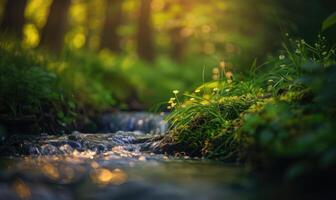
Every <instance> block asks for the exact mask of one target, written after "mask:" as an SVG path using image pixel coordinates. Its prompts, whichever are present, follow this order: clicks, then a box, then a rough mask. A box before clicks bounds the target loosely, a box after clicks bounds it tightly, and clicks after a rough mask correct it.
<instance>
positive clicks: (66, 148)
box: [59, 144, 73, 154]
mask: <svg viewBox="0 0 336 200" xmlns="http://www.w3.org/2000/svg"><path fill="white" fill-rule="evenodd" d="M59 150H60V151H62V152H63V153H65V154H71V153H72V152H73V148H72V147H71V146H70V145H69V144H65V145H62V146H60V148H59Z"/></svg>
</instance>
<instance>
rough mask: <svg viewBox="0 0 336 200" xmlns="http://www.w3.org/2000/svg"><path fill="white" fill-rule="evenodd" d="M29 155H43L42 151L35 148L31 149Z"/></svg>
mask: <svg viewBox="0 0 336 200" xmlns="http://www.w3.org/2000/svg"><path fill="white" fill-rule="evenodd" d="M28 153H29V155H40V154H41V152H40V150H39V149H38V148H37V147H35V146H31V147H29V149H28Z"/></svg>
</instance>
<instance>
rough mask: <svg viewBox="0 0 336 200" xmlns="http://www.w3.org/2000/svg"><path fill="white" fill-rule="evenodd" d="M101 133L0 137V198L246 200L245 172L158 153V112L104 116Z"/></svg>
mask: <svg viewBox="0 0 336 200" xmlns="http://www.w3.org/2000/svg"><path fill="white" fill-rule="evenodd" d="M99 121H100V124H99V128H100V130H101V132H100V133H91V134H90V133H80V132H76V131H75V132H73V133H72V134H70V135H58V136H56V135H48V134H46V133H42V134H40V135H39V136H31V135H30V136H26V135H20V136H13V137H10V138H9V139H6V140H2V141H1V142H2V144H1V146H2V147H1V149H0V153H1V155H2V156H1V159H0V168H1V172H0V199H6V200H11V199H47V200H49V199H50V200H51V199H55V200H63V199H64V200H68V199H69V200H70V199H161V200H163V199H196V200H197V199H200V200H203V199H214V200H216V199H246V198H247V196H246V195H247V191H248V188H249V184H248V181H246V180H245V178H244V174H245V172H244V171H245V170H244V168H242V167H241V166H239V165H237V164H224V163H222V162H217V161H210V160H206V159H203V158H190V157H188V156H185V155H178V156H168V155H164V154H160V153H158V152H159V149H157V148H158V143H159V139H160V138H162V135H163V134H164V133H165V132H166V129H167V124H166V123H165V122H164V121H163V116H162V115H153V114H148V113H119V114H106V115H104V116H102V117H101V119H100V120H99Z"/></svg>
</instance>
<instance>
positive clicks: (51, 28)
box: [41, 0, 71, 52]
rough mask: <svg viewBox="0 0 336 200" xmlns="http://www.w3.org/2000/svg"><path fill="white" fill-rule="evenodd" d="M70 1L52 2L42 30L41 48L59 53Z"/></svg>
mask: <svg viewBox="0 0 336 200" xmlns="http://www.w3.org/2000/svg"><path fill="white" fill-rule="evenodd" d="M70 4H71V0H54V1H53V2H52V4H51V7H50V11H49V16H48V20H47V23H46V25H45V27H44V28H43V30H42V36H41V46H43V47H46V48H48V49H50V50H52V51H56V52H59V51H60V50H61V49H62V48H63V44H64V35H65V33H66V29H67V17H68V11H69V7H70Z"/></svg>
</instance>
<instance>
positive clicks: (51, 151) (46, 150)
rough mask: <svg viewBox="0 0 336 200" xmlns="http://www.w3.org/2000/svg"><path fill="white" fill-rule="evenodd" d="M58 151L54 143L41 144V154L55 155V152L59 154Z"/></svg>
mask: <svg viewBox="0 0 336 200" xmlns="http://www.w3.org/2000/svg"><path fill="white" fill-rule="evenodd" d="M59 153H60V151H59V150H58V148H57V147H55V146H54V145H51V144H44V145H42V146H41V154H42V155H55V154H59Z"/></svg>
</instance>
